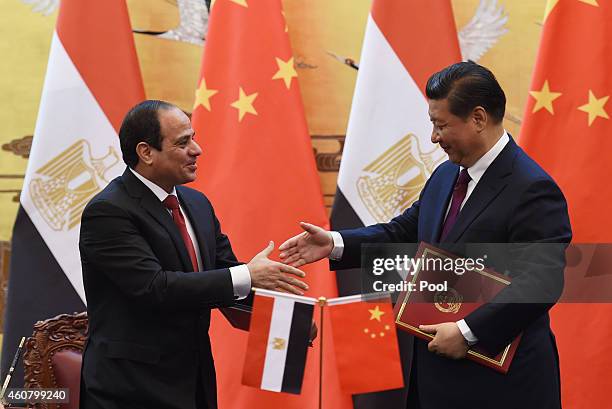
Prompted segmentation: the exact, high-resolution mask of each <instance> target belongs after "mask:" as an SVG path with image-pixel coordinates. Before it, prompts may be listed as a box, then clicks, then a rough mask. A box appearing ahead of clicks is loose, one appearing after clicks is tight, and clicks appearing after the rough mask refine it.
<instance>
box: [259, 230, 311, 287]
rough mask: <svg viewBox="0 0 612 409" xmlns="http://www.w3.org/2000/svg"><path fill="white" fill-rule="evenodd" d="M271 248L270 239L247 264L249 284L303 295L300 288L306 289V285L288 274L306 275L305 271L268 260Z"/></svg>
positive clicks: (272, 245) (272, 243)
mask: <svg viewBox="0 0 612 409" xmlns="http://www.w3.org/2000/svg"><path fill="white" fill-rule="evenodd" d="M272 250H274V242H272V241H271V242H270V244H268V247H266V248H265V249H263V250H262V251H261V252H260V253H258V254H257V255H255V257H253V259H252V260H251V261H249V263H248V264H247V267H248V268H249V273H250V274H251V286H253V287H256V288H265V289H267V290H274V291H283V292H287V293H292V294H297V295H304V293H303V292H302V290H308V285H307V284H306V283H304V282H303V281H300V280H298V279H297V278H293V277H290V276H289V274H293V275H295V276H298V277H306V273H304V272H303V271H302V270H298V269H297V268H295V267H291V266H288V265H286V264H283V263H279V262H277V261H273V260H270V259H269V258H268V256H269V255H270V253H272Z"/></svg>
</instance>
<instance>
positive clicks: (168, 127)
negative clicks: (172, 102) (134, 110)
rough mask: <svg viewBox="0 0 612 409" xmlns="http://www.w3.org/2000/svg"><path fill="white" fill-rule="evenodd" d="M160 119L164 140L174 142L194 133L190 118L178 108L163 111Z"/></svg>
mask: <svg viewBox="0 0 612 409" xmlns="http://www.w3.org/2000/svg"><path fill="white" fill-rule="evenodd" d="M158 118H159V125H160V128H161V134H162V136H163V138H164V139H170V140H173V139H176V138H180V137H181V136H183V135H185V134H187V135H189V134H191V133H193V130H192V129H191V121H190V120H189V117H188V116H187V115H186V114H185V113H184V112H183V111H181V110H180V109H178V108H170V109H161V110H159V112H158Z"/></svg>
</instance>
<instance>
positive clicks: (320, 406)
mask: <svg viewBox="0 0 612 409" xmlns="http://www.w3.org/2000/svg"><path fill="white" fill-rule="evenodd" d="M318 301H319V307H320V308H319V309H320V310H321V318H320V319H319V325H320V326H321V329H320V331H319V333H320V336H319V339H320V341H319V344H320V345H319V409H323V307H324V306H325V304H326V303H327V299H326V298H325V297H319V300H318Z"/></svg>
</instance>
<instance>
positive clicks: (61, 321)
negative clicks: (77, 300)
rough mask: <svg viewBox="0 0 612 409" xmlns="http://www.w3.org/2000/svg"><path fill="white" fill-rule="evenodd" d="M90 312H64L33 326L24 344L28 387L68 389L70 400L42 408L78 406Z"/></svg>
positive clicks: (71, 408)
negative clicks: (88, 313) (32, 330)
mask: <svg viewBox="0 0 612 409" xmlns="http://www.w3.org/2000/svg"><path fill="white" fill-rule="evenodd" d="M86 338H87V313H86V312H82V313H78V314H72V315H71V314H62V315H58V316H57V317H54V318H49V319H47V320H45V321H39V322H37V323H36V324H35V325H34V332H33V333H32V336H31V337H30V338H28V340H27V341H26V345H25V352H24V356H23V365H24V371H25V387H26V388H68V389H69V400H70V402H69V403H61V404H56V403H46V404H42V403H41V404H36V405H35V407H36V408H40V409H78V407H79V390H80V381H81V361H82V353H83V348H84V346H85V339H86Z"/></svg>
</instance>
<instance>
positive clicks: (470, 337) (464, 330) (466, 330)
mask: <svg viewBox="0 0 612 409" xmlns="http://www.w3.org/2000/svg"><path fill="white" fill-rule="evenodd" d="M457 326H458V327H459V331H461V335H463V338H465V340H466V341H467V344H468V345H469V346H472V345H474V344H475V343H477V342H478V338H476V336H475V335H474V333H473V332H472V330H471V329H470V327H468V325H467V323H466V322H465V320H460V321H457Z"/></svg>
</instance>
